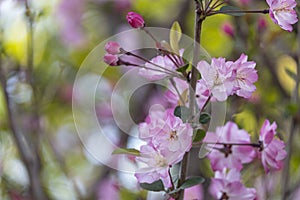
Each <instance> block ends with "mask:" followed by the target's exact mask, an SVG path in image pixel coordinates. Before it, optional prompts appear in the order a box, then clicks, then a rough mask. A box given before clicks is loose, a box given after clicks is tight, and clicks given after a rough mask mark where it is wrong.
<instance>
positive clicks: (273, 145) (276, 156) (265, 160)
mask: <svg viewBox="0 0 300 200" xmlns="http://www.w3.org/2000/svg"><path fill="white" fill-rule="evenodd" d="M276 128H277V124H276V123H275V122H273V123H272V124H270V122H269V120H265V122H264V124H263V126H262V128H261V129H260V136H259V141H260V142H261V144H262V147H261V149H260V152H261V154H260V156H261V161H262V164H263V166H264V169H265V171H266V172H267V173H268V172H269V171H270V170H280V169H281V168H282V167H283V162H282V161H283V159H284V158H285V157H286V155H287V153H286V151H285V150H284V148H285V144H284V142H283V141H281V140H279V139H275V138H274V136H275V135H276Z"/></svg>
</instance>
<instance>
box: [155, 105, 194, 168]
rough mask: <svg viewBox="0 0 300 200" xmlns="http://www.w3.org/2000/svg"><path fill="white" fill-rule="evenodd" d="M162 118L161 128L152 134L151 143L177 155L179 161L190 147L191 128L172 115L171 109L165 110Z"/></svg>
mask: <svg viewBox="0 0 300 200" xmlns="http://www.w3.org/2000/svg"><path fill="white" fill-rule="evenodd" d="M164 120H165V124H164V126H163V129H162V130H161V131H160V132H159V133H158V134H157V135H154V136H153V138H152V144H153V145H154V146H155V147H156V148H158V149H160V150H161V151H163V152H164V153H165V154H168V155H175V156H177V161H178V162H179V161H181V160H182V158H183V156H184V154H185V152H188V151H189V150H190V149H191V147H192V137H193V129H192V127H191V126H190V124H184V123H183V122H182V120H181V119H180V118H179V117H176V116H174V114H173V111H172V110H170V111H167V112H166V114H165V116H164Z"/></svg>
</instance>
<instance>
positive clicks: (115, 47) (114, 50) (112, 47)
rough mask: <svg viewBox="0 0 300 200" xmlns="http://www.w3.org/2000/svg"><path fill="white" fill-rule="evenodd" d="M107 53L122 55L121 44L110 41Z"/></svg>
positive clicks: (106, 49)
mask: <svg viewBox="0 0 300 200" xmlns="http://www.w3.org/2000/svg"><path fill="white" fill-rule="evenodd" d="M105 51H106V52H107V53H109V54H112V55H116V54H119V53H121V47H120V45H119V43H117V42H113V41H109V42H107V43H106V45H105Z"/></svg>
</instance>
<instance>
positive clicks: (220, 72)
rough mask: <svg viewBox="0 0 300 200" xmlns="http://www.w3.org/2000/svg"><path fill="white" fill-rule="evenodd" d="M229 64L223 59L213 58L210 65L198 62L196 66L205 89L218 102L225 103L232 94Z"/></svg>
mask: <svg viewBox="0 0 300 200" xmlns="http://www.w3.org/2000/svg"><path fill="white" fill-rule="evenodd" d="M231 63H232V62H225V58H213V59H212V61H211V64H208V63H207V62H206V61H200V62H199V63H198V65H197V69H198V70H199V71H200V73H201V77H202V79H203V80H204V83H205V85H206V87H207V88H208V89H209V91H210V92H211V93H212V95H213V97H215V98H216V99H217V100H218V101H225V100H226V99H227V97H228V95H230V94H231V93H232V89H233V82H232V81H230V77H231V76H232V71H230V70H229V68H230V65H231Z"/></svg>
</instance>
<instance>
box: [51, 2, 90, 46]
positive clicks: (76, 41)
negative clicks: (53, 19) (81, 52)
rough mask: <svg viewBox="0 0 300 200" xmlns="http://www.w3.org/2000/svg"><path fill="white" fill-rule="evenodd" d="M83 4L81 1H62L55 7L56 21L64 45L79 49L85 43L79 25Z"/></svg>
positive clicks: (80, 24)
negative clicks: (58, 24)
mask: <svg viewBox="0 0 300 200" xmlns="http://www.w3.org/2000/svg"><path fill="white" fill-rule="evenodd" d="M85 3H86V2H85V1H82V0H72V1H71V0H62V1H61V2H60V3H59V5H58V7H57V20H58V22H59V23H60V30H61V35H62V39H63V41H64V42H65V44H66V45H70V46H72V47H74V46H75V47H80V46H82V45H83V44H84V43H85V41H86V38H85V33H84V31H83V28H82V23H81V17H82V15H83V12H84V5H85Z"/></svg>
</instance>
